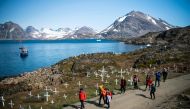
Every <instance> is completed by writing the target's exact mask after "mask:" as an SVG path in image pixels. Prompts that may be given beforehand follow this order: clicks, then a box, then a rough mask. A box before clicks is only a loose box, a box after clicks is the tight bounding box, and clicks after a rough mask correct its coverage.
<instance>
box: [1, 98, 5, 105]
mask: <svg viewBox="0 0 190 109" xmlns="http://www.w3.org/2000/svg"><path fill="white" fill-rule="evenodd" d="M1 102H2V105H3V107H4V106H5V103H4V102H5V99H4V98H3V96H1Z"/></svg>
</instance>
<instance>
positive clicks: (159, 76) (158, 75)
mask: <svg viewBox="0 0 190 109" xmlns="http://www.w3.org/2000/svg"><path fill="white" fill-rule="evenodd" d="M155 76H156V80H155V86H157V83H158V87H159V86H160V78H161V73H160V71H158V72H156V74H155Z"/></svg>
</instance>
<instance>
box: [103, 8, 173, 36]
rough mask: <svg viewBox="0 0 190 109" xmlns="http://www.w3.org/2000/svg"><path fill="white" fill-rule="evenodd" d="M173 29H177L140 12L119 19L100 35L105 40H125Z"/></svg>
mask: <svg viewBox="0 0 190 109" xmlns="http://www.w3.org/2000/svg"><path fill="white" fill-rule="evenodd" d="M171 28H175V26H173V25H171V24H169V23H167V22H166V21H164V20H162V19H156V18H154V17H152V16H150V15H148V14H145V13H142V12H139V11H131V12H130V13H128V14H126V15H124V16H122V17H119V18H118V19H117V20H115V22H114V23H113V24H111V25H110V26H109V27H108V28H106V29H104V30H103V31H102V32H101V33H100V34H101V35H102V36H103V37H105V38H111V39H119V38H121V39H123V38H129V37H137V36H141V35H144V34H146V33H148V32H158V31H164V30H168V29H171Z"/></svg>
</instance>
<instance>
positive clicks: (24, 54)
mask: <svg viewBox="0 0 190 109" xmlns="http://www.w3.org/2000/svg"><path fill="white" fill-rule="evenodd" d="M19 49H20V57H27V56H28V49H27V48H25V47H20V48H19Z"/></svg>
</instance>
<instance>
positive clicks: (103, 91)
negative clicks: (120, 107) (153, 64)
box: [79, 68, 168, 109]
mask: <svg viewBox="0 0 190 109" xmlns="http://www.w3.org/2000/svg"><path fill="white" fill-rule="evenodd" d="M167 75H168V72H167V69H166V68H164V69H163V70H162V71H158V72H156V73H155V84H154V83H153V79H152V78H151V77H152V75H149V74H147V76H146V81H145V82H146V87H145V90H147V88H148V90H149V91H150V97H151V99H155V92H156V87H159V86H160V81H161V76H163V82H165V81H166V79H167ZM132 82H133V87H134V89H139V87H138V82H140V79H139V78H138V76H137V75H133V80H132ZM126 86H127V82H126V80H125V78H124V77H123V78H122V79H121V82H120V91H121V94H124V93H125V91H126ZM99 96H100V97H99V105H100V106H101V101H102V100H103V103H104V104H103V105H105V104H107V105H108V107H107V108H110V102H111V99H112V92H111V91H110V90H109V89H108V88H105V87H104V86H103V85H101V86H99ZM79 99H80V102H81V109H84V108H85V106H84V101H85V100H86V93H85V92H84V90H83V89H82V88H81V89H80V91H79Z"/></svg>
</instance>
